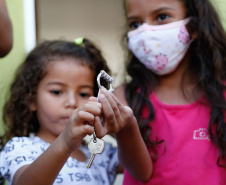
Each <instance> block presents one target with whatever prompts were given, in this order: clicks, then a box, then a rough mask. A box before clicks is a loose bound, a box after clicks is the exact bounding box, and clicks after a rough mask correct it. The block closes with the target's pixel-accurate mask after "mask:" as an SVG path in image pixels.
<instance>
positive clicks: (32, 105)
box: [29, 102, 36, 111]
mask: <svg viewBox="0 0 226 185" xmlns="http://www.w3.org/2000/svg"><path fill="white" fill-rule="evenodd" d="M29 107H30V110H31V111H36V105H35V103H33V102H32V103H30V106H29Z"/></svg>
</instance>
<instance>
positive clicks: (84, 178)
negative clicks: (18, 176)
mask: <svg viewBox="0 0 226 185" xmlns="http://www.w3.org/2000/svg"><path fill="white" fill-rule="evenodd" d="M48 147H49V144H48V143H46V142H44V141H42V140H41V139H39V138H33V139H30V138H25V137H21V138H20V137H15V138H12V139H11V140H10V141H9V142H8V143H7V144H6V145H5V147H4V149H3V150H2V152H1V154H2V155H0V156H1V158H2V159H4V164H2V163H1V164H0V174H1V175H2V176H3V177H4V178H5V179H6V180H8V181H9V182H10V183H11V181H12V178H13V174H12V171H11V169H13V168H14V167H16V166H20V165H23V164H30V163H32V162H33V161H34V160H35V159H36V158H37V157H38V156H39V155H41V154H42V153H43V152H44V151H45V150H46V149H47V148H48ZM82 148H84V153H87V154H88V155H90V152H89V150H88V147H82ZM23 150H25V151H26V152H21V151H23ZM9 156H10V157H9ZM12 156H13V157H12ZM115 156H117V148H115V147H112V146H111V145H110V144H108V143H106V145H105V150H104V151H103V152H102V154H100V155H99V156H97V157H96V160H94V162H93V164H92V166H91V168H90V169H87V167H86V165H87V163H86V162H79V161H77V160H76V159H74V158H69V159H68V160H67V162H66V163H65V165H64V167H63V168H62V170H61V172H60V173H59V174H58V176H57V178H56V179H55V183H54V184H55V185H56V184H65V183H66V184H68V183H69V184H74V183H75V184H83V183H84V184H95V182H96V184H100V185H107V184H109V183H110V184H112V183H113V182H114V178H115V174H116V167H117V165H118V160H117V158H116V157H115ZM89 157H90V156H89ZM89 157H88V159H89ZM98 157H99V158H98ZM87 162H88V160H87Z"/></svg>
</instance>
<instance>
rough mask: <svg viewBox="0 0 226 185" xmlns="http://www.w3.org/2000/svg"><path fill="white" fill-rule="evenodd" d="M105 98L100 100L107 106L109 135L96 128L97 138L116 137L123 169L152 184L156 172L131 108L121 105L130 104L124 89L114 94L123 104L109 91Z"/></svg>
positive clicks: (103, 92)
mask: <svg viewBox="0 0 226 185" xmlns="http://www.w3.org/2000/svg"><path fill="white" fill-rule="evenodd" d="M101 94H103V95H104V96H102V97H101V96H99V100H100V102H101V104H102V106H103V112H104V116H105V122H106V123H105V126H104V127H105V128H106V131H105V133H101V132H98V131H99V130H101V128H100V127H101V126H97V125H95V131H96V134H99V137H101V136H103V135H104V134H106V132H113V133H115V136H116V140H117V143H118V152H119V154H118V155H119V160H120V163H121V164H122V166H123V167H124V168H125V169H126V170H127V171H128V172H129V173H130V174H131V175H132V176H133V177H134V178H136V179H138V180H140V181H148V180H149V179H150V177H151V175H152V171H153V165H152V160H151V157H150V155H149V152H148V149H147V147H146V145H145V143H144V141H143V138H142V136H141V134H140V131H139V127H138V124H137V120H136V118H135V117H134V115H133V112H132V110H131V108H129V107H128V106H124V105H123V104H122V103H121V102H123V103H126V101H125V99H123V96H124V90H123V87H120V88H119V89H116V91H115V93H114V94H115V95H116V96H117V95H118V98H119V99H120V100H121V102H120V101H119V99H118V98H116V97H115V96H114V95H113V94H112V93H110V92H108V91H107V90H106V89H101ZM99 128H100V129H99ZM102 131H103V129H102Z"/></svg>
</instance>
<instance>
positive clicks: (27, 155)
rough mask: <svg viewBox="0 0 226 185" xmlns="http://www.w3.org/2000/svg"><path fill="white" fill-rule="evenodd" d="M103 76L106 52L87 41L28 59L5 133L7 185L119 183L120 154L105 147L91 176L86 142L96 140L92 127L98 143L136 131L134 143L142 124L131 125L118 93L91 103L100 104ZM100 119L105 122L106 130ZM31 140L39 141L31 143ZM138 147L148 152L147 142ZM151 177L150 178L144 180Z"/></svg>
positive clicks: (46, 48)
mask: <svg viewBox="0 0 226 185" xmlns="http://www.w3.org/2000/svg"><path fill="white" fill-rule="evenodd" d="M81 41H82V40H81ZM81 41H80V42H81ZM102 69H103V70H105V71H106V72H108V67H107V65H106V62H105V60H104V59H103V57H102V56H101V53H100V51H99V50H98V49H97V48H96V47H95V46H94V45H93V44H92V43H91V42H90V41H89V40H87V39H84V40H83V41H82V42H81V43H80V44H79V45H78V44H77V45H76V44H75V43H74V42H67V41H46V42H44V43H42V44H41V45H39V46H37V47H36V48H35V49H34V50H33V51H32V52H31V53H30V54H29V55H28V57H27V58H26V60H25V62H24V63H23V64H22V65H21V67H20V68H19V70H18V72H17V74H16V77H15V80H14V82H13V84H12V86H11V95H10V98H9V100H8V102H7V103H6V105H5V108H4V121H5V124H6V133H5V135H4V136H3V139H2V142H3V146H2V148H3V147H4V148H3V149H2V151H1V156H0V164H1V165H0V170H1V171H0V173H1V174H2V175H3V176H4V178H5V179H7V180H8V185H10V184H16V185H19V184H32V185H35V184H37V185H40V184H42V185H44V184H65V185H69V184H82V185H84V184H92V185H93V184H98V185H100V184H112V183H113V181H114V177H115V174H116V170H117V167H118V158H117V150H116V148H113V147H112V146H111V145H110V144H107V143H106V144H105V148H104V151H103V152H102V153H101V154H98V155H96V157H95V159H94V161H93V163H92V165H91V168H89V169H87V163H88V161H89V159H90V156H91V155H90V152H89V150H88V147H87V146H86V145H85V146H84V145H81V141H82V139H83V138H84V137H85V136H86V135H87V134H88V135H91V134H93V132H94V127H95V132H96V135H97V137H99V138H100V137H103V136H104V135H105V134H108V133H116V136H117V137H118V138H119V140H120V138H122V136H120V135H121V134H123V133H126V132H128V131H130V130H134V133H135V135H139V132H137V131H136V130H137V127H136V123H135V122H134V121H133V122H130V120H134V119H133V114H131V112H132V111H131V110H130V109H129V108H127V107H124V106H123V105H122V104H121V103H120V102H119V101H118V100H117V99H116V98H115V96H114V95H113V94H112V93H110V92H108V91H107V90H106V89H104V88H102V90H101V94H100V96H99V101H100V103H99V102H97V99H96V98H94V97H90V96H93V95H95V96H97V93H98V86H97V81H96V77H97V75H98V74H99V72H100V70H102ZM104 84H105V83H104V81H103V83H102V85H104ZM89 97H90V98H89ZM100 115H104V119H105V125H104V127H103V126H102V122H101V119H100ZM131 123H133V124H131ZM133 125H134V126H133ZM93 126H94V127H93ZM131 128H132V129H131ZM119 131H120V132H119ZM29 133H35V137H28V136H29ZM123 135H124V134H123ZM127 140H128V139H127ZM7 141H8V142H7ZM125 141H126V140H125ZM125 141H123V142H125ZM139 141H140V143H141V145H142V144H143V141H142V138H141V139H140V140H139V139H138V142H139ZM6 142H7V144H6ZM140 143H138V144H137V146H138V147H137V148H138V150H139V148H140ZM127 144H128V143H127ZM80 145H81V146H80ZM122 146H124V145H123V143H122ZM134 146H135V148H136V143H134ZM144 146H145V145H144V144H143V149H145V147H144ZM128 148H130V149H131V148H132V146H128ZM119 150H120V147H119ZM143 152H145V150H144V151H143ZM120 153H122V152H120V151H119V155H120ZM121 156H122V159H123V158H124V156H126V155H123V154H122V155H121ZM147 157H148V154H147ZM127 158H128V157H127ZM138 161H139V160H138ZM150 163H151V161H150ZM123 164H124V166H125V167H127V166H128V165H127V163H126V162H124V163H123ZM141 165H143V164H141ZM128 167H129V166H128ZM128 169H130V168H128ZM132 169H135V168H132ZM135 171H136V170H135ZM138 174H139V173H138ZM150 175H151V171H149V174H146V177H145V176H143V175H141V177H145V178H147V176H149V177H150Z"/></svg>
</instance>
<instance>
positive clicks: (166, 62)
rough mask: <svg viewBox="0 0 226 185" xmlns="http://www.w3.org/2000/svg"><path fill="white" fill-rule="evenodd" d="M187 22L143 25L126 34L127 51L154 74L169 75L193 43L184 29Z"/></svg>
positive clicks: (186, 20) (185, 20)
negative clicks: (127, 41) (127, 39)
mask: <svg viewBox="0 0 226 185" xmlns="http://www.w3.org/2000/svg"><path fill="white" fill-rule="evenodd" d="M189 20H190V18H186V19H184V20H180V21H177V22H173V23H169V24H164V25H158V26H152V25H148V24H146V23H144V24H143V25H142V26H140V27H139V28H138V29H136V30H133V31H130V32H128V38H129V43H128V45H129V49H130V50H131V51H132V52H133V54H134V55H135V56H136V57H137V58H138V59H139V61H140V62H141V63H143V64H144V65H145V66H146V67H147V68H148V69H150V70H151V71H153V72H154V73H156V74H158V75H165V74H169V73H171V72H173V71H174V70H175V69H176V68H177V66H178V65H179V63H180V62H181V60H182V59H183V57H184V55H185V54H186V52H187V50H188V48H189V46H190V44H191V42H192V41H193V40H192V39H190V36H189V33H188V31H187V29H186V27H185V25H186V24H187V23H188V22H189Z"/></svg>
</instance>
